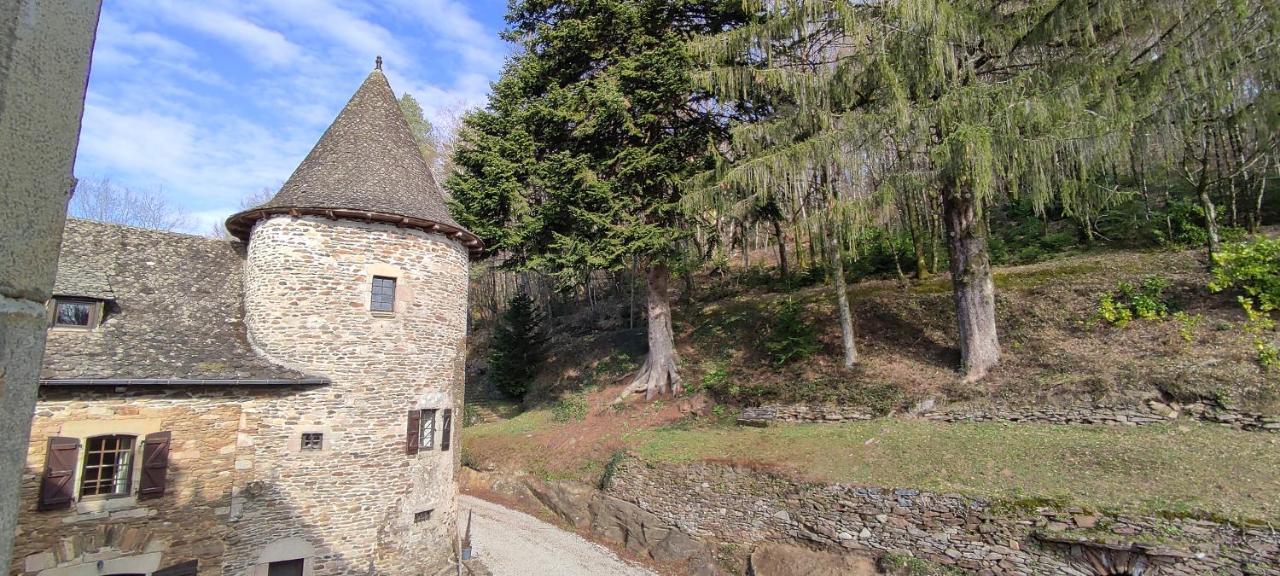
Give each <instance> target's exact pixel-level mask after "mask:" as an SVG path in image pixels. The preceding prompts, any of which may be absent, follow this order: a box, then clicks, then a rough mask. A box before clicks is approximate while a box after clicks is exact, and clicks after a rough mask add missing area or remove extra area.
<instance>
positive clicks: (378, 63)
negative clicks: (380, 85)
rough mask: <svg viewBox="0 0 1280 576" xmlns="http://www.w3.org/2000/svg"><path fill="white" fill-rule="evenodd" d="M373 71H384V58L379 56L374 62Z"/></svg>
mask: <svg viewBox="0 0 1280 576" xmlns="http://www.w3.org/2000/svg"><path fill="white" fill-rule="evenodd" d="M373 69H374V70H381V69H382V56H378V57H377V58H376V59H374V61H373Z"/></svg>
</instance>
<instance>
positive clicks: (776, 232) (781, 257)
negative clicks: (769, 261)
mask: <svg viewBox="0 0 1280 576" xmlns="http://www.w3.org/2000/svg"><path fill="white" fill-rule="evenodd" d="M771 223H772V224H773V236H774V238H775V239H777V241H778V267H779V268H780V270H781V275H782V281H783V282H786V281H787V238H786V236H784V235H783V234H782V223H781V222H779V221H777V220H772V221H771Z"/></svg>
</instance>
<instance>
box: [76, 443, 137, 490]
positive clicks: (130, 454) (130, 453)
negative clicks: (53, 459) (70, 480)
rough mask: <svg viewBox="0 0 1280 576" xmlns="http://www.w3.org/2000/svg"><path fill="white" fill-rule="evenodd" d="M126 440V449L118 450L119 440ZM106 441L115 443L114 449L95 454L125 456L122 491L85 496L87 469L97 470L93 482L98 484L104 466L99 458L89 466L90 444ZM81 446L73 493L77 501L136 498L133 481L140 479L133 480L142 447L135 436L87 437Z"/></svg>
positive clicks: (91, 451) (135, 488)
mask: <svg viewBox="0 0 1280 576" xmlns="http://www.w3.org/2000/svg"><path fill="white" fill-rule="evenodd" d="M126 438H127V439H128V440H129V446H128V447H127V448H124V449H120V445H119V444H120V442H121V440H123V439H126ZM108 439H110V440H113V441H115V443H116V446H115V448H114V449H113V450H100V451H98V452H97V453H98V454H99V456H100V457H101V456H102V455H105V454H107V453H108V452H109V453H113V454H116V457H117V458H118V457H119V455H120V454H124V455H125V458H127V460H128V462H126V463H125V467H126V470H125V473H124V490H123V491H117V492H109V493H101V492H99V493H96V494H85V493H84V492H85V481H86V480H87V475H88V471H89V468H91V467H92V468H96V469H98V470H99V475H98V476H97V479H96V480H94V481H95V482H99V483H100V482H102V476H101V469H102V468H104V466H103V465H102V463H101V458H100V459H99V463H98V464H95V465H90V464H89V456H90V454H92V453H94V452H93V450H92V449H91V444H92V443H93V442H94V441H95V440H100V441H102V442H103V443H104V444H105V442H106V441H107V440H108ZM81 444H82V448H81V452H82V453H81V455H80V464H79V470H78V471H77V473H76V492H75V493H76V500H77V501H86V500H108V499H115V498H128V497H130V496H137V487H136V486H135V484H136V483H135V480H139V481H140V480H141V478H136V479H135V478H134V475H135V473H136V472H137V471H138V470H139V468H140V466H139V465H138V462H137V461H138V459H139V458H141V450H140V448H141V445H142V443H141V442H138V437H137V436H135V435H133V434H98V435H96V436H89V437H87V438H85V439H83V440H82V441H81ZM117 465H118V462H117ZM114 467H115V466H113V468H114ZM113 484H114V481H113Z"/></svg>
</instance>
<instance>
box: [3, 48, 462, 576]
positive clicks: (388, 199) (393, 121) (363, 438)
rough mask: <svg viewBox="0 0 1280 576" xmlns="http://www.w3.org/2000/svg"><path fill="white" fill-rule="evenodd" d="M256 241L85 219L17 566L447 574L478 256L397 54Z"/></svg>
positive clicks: (66, 257) (32, 458)
mask: <svg viewBox="0 0 1280 576" xmlns="http://www.w3.org/2000/svg"><path fill="white" fill-rule="evenodd" d="M227 228H228V230H229V231H230V232H231V233H232V234H233V235H234V236H236V237H237V238H238V240H233V241H228V240H217V239H209V238H201V237H195V236H186V235H181V234H173V233H167V232H158V231H153V230H142V229H137V228H130V227H125V226H118V225H112V224H102V223H95V222H88V221H80V220H72V221H69V222H68V224H67V228H66V230H65V234H64V242H63V247H62V252H61V256H60V260H59V269H58V273H57V279H56V282H55V287H54V291H53V294H54V297H53V299H52V300H51V301H50V304H49V318H50V320H49V322H50V331H49V335H48V343H47V346H46V352H45V358H44V364H43V372H42V375H41V389H40V398H39V400H38V402H37V405H36V413H35V418H34V420H33V424H32V432H31V440H30V450H29V453H28V458H27V465H26V470H25V473H24V476H23V484H22V501H21V508H20V519H19V525H18V535H17V536H16V538H15V549H14V561H13V565H12V567H11V569H10V574H11V575H14V576H17V575H40V576H80V575H93V576H99V575H111V574H116V575H125V574H129V575H132V574H154V575H169V576H172V575H175V574H201V575H206V574H208V575H212V574H220V575H235V576H282V575H315V576H320V575H328V574H333V575H338V574H388V575H393V574H406V575H418V574H436V573H441V572H442V571H447V570H448V567H449V566H450V565H451V564H452V562H453V558H455V541H456V530H455V528H454V526H455V516H456V509H455V493H456V480H455V477H456V471H457V470H458V467H459V464H460V462H459V457H458V452H457V450H454V449H453V447H454V446H455V445H456V444H457V434H458V426H456V425H455V424H454V423H455V421H456V417H457V416H459V415H460V408H461V404H462V382H463V362H464V357H465V350H464V347H465V339H466V303H467V275H468V263H469V257H470V255H472V254H474V253H475V252H476V251H478V250H479V249H480V248H481V245H480V242H479V241H478V240H477V239H476V238H475V236H473V235H472V234H471V233H470V232H467V231H466V230H464V229H462V228H461V227H460V226H458V225H457V224H456V223H455V222H454V221H453V220H452V219H451V218H450V216H449V214H448V211H447V210H446V209H445V206H444V203H443V200H442V197H441V193H440V190H439V188H438V187H437V185H436V183H435V182H434V181H433V179H432V176H431V171H430V169H429V167H428V166H427V164H426V162H425V161H424V160H423V158H422V156H421V155H420V153H419V150H418V147H417V145H416V143H415V141H414V139H413V136H412V135H411V134H410V131H409V127H408V124H407V123H406V122H405V120H404V118H403V117H402V115H401V113H400V108H399V106H398V104H397V102H396V100H395V97H394V95H393V94H392V92H391V88H390V86H389V85H388V84H387V81H386V78H385V77H384V76H383V74H382V72H381V71H380V70H375V71H374V72H372V73H371V74H370V75H369V77H368V78H367V79H366V80H365V81H364V83H363V84H362V85H361V86H360V88H359V90H357V91H356V93H355V95H354V96H353V97H352V98H351V100H350V101H349V102H348V103H347V105H346V107H345V108H344V109H343V110H342V112H341V113H340V114H339V115H338V117H337V119H336V120H334V122H333V124H332V125H331V126H330V127H329V129H328V130H327V131H326V132H325V134H324V136H322V137H321V139H320V141H319V142H318V143H317V144H316V146H315V148H313V149H312V151H311V153H310V154H309V155H308V156H307V157H306V159H305V160H304V161H303V162H302V164H301V165H299V167H298V168H297V170H296V171H295V172H294V173H293V175H292V176H291V177H290V178H289V180H288V181H287V182H286V183H285V184H284V186H283V187H282V188H281V189H280V191H279V192H278V193H277V194H276V196H275V197H274V198H273V199H272V200H270V201H269V202H267V203H266V204H264V205H262V206H259V207H256V208H253V209H250V210H247V211H244V212H241V213H239V214H236V215H234V216H232V217H231V218H230V219H228V220H227Z"/></svg>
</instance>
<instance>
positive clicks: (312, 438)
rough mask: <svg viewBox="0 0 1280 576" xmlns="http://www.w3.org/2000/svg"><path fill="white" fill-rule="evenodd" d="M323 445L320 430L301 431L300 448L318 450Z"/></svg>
mask: <svg viewBox="0 0 1280 576" xmlns="http://www.w3.org/2000/svg"><path fill="white" fill-rule="evenodd" d="M323 447H324V434H321V433H320V432H303V433H302V449H303V450H320V449H322V448H323Z"/></svg>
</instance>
